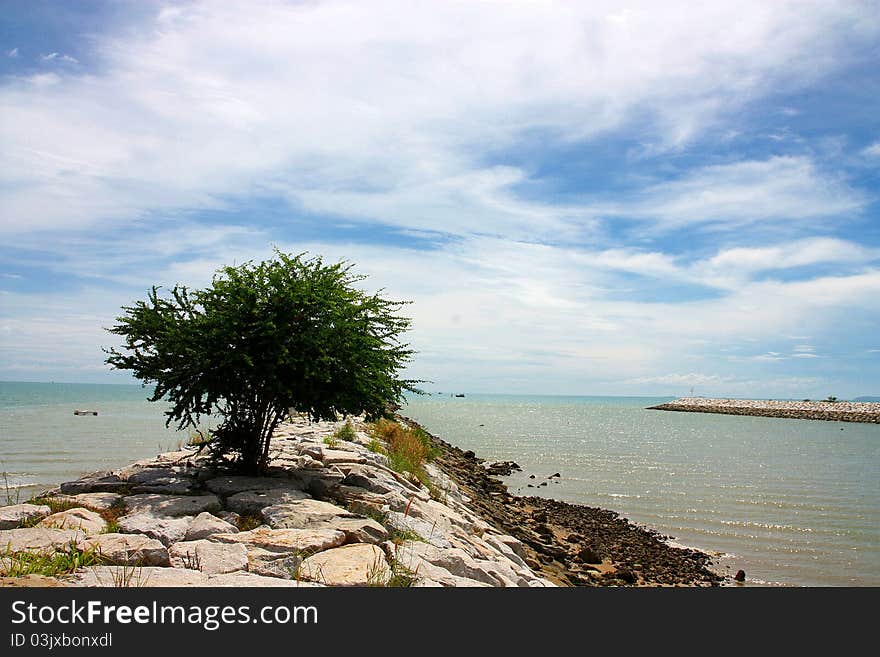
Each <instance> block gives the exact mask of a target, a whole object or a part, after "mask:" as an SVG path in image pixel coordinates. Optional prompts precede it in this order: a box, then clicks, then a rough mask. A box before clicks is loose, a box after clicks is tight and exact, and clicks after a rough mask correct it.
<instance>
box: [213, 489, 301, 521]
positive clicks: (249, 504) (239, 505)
mask: <svg viewBox="0 0 880 657" xmlns="http://www.w3.org/2000/svg"><path fill="white" fill-rule="evenodd" d="M308 498H309V494H308V493H304V492H303V491H301V490H296V489H293V488H290V489H276V490H267V491H260V490H249V491H244V492H242V493H236V494H235V495H230V496H229V497H227V498H226V508H227V509H229V510H230V511H234V512H235V513H240V514H243V515H244V514H248V515H249V514H254V513H260V512H261V511H262V510H263V508H265V507H267V506H273V505H276V504H285V503H288V502H296V501H297V500H305V499H308Z"/></svg>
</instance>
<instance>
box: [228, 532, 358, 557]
mask: <svg viewBox="0 0 880 657" xmlns="http://www.w3.org/2000/svg"><path fill="white" fill-rule="evenodd" d="M211 540H213V541H219V542H221V543H244V544H245V545H248V546H253V547H258V548H262V549H264V550H269V551H271V552H299V553H312V552H320V551H321V550H327V549H329V548H333V547H336V546H339V545H342V544H343V542H345V532H342V531H340V530H338V529H271V528H269V527H257V528H256V529H252V530H250V531H246V532H239V533H238V534H216V535H215V536H213V537H212V538H211Z"/></svg>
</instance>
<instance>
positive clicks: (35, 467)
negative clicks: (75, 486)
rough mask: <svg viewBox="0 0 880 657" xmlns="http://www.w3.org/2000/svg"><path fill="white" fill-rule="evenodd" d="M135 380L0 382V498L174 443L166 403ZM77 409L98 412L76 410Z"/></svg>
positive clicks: (183, 437)
mask: <svg viewBox="0 0 880 657" xmlns="http://www.w3.org/2000/svg"><path fill="white" fill-rule="evenodd" d="M151 394H152V388H144V387H142V386H140V385H91V384H81V383H8V382H0V503H6V502H7V501H16V500H19V501H24V500H25V499H28V498H29V497H31V496H32V495H33V494H34V493H36V492H40V491H43V490H46V489H48V488H51V487H53V486H57V485H58V484H59V483H61V482H62V481H69V480H71V479H75V478H77V477H79V476H80V475H81V474H83V473H85V472H92V471H94V470H106V469H113V468H117V467H120V466H123V465H126V464H128V463H131V462H132V461H135V460H138V459H142V458H148V457H152V456H155V455H156V454H158V453H160V452H167V451H171V450H175V449H178V448H179V446H180V445H183V444H185V443H186V442H187V440H188V439H189V432H186V431H182V432H178V431H176V430H175V428H174V426H172V427H171V428H167V427H166V426H165V416H164V412H165V410H167V409H168V407H169V406H168V404H167V403H163V402H156V403H151V402H149V401H147V399H148V397H149V396H150V395H151ZM75 410H88V411H97V412H98V414H97V415H74V414H73V412H74V411H75Z"/></svg>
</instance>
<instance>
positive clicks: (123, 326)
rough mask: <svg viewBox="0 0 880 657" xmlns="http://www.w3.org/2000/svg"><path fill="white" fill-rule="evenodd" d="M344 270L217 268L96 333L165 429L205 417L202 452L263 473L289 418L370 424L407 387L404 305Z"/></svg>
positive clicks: (286, 265) (319, 263) (284, 260)
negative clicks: (148, 393)
mask: <svg viewBox="0 0 880 657" xmlns="http://www.w3.org/2000/svg"><path fill="white" fill-rule="evenodd" d="M364 278H365V277H364V276H361V275H355V274H353V273H352V265H351V264H349V263H346V262H339V263H337V264H332V265H327V264H324V262H323V260H322V259H321V258H320V257H314V258H307V257H305V254H300V255H297V256H290V255H286V254H284V253H281V252H280V251H278V250H277V249H276V251H275V258H273V259H272V260H269V261H264V262H261V263H259V264H254V263H253V262H247V263H245V264H243V265H241V266H238V267H223V268H222V269H220V270H219V271H218V272H217V273H216V274H215V276H214V279H213V282H212V284H211V285H210V287H208V288H206V289H203V290H189V289H187V288H186V287H182V286H179V285H177V286H175V287H174V288H173V289H171V290H170V291H169V293H167V294H160V289H161V288H157V287H153V288H152V291H151V292H150V293H149V295H148V299H147V300H146V301H137V302H136V303H135V304H134V305H133V306H123V308H122V310H123V311H125V312H124V314H123V315H122V316H121V317H118V318H117V322H118V323H117V324H116V325H115V326H113V327H112V328H110V329H108V330H109V331H110V332H111V333H114V334H116V335H120V336H122V337H123V338H124V347H123V348H122V350H119V349H116V348H111V349H109V350H105V352H106V353H107V354H109V356H108V357H107V361H106V362H107V363H109V364H110V365H112V366H113V367H114V368H117V369H124V370H131V371H132V372H133V374H134V376H135V377H137V378H138V379H141V380H142V381H143V382H144V383H153V382H155V384H156V388H155V392H154V393H153V395H152V397H151V398H150V401H158V400H160V399H167V400H168V401H169V402H170V404H171V406H170V408H169V409H168V410H167V411H166V416H167V418H166V426H168V425H170V424H171V423H172V422H176V423H177V428H178V429H184V428H187V427H195V426H197V424H198V421H199V419H200V417H201V416H206V415H213V414H217V415H219V416H220V419H221V422H220V424H219V426H218V427H217V428H216V429H214V430H213V431H212V432H211V440H210V442H209V446H210V448H211V449H212V450H213V451H214V454H215V455H216V456H218V457H232V463H233V464H234V465H236V466H238V468H239V469H240V470H242V471H245V472H248V473H257V472H263V471H265V469H266V467H267V464H268V461H269V440H270V438H271V436H272V433H273V431H274V430H275V429H276V428H277V426H278V425H279V423H280V422H281V421H282V420H283V419H284V418H285V417H286V416H287V414H288V413H289V412H291V411H294V412H300V413H306V414H308V416H309V417H310V418H312V419H314V420H322V419H323V420H332V419H336V418H337V417H338V415H339V414H343V415H345V414H359V413H365V414H366V415H367V416H368V418H370V419H373V418H376V417H380V416H382V415H383V414H384V413H385V412H386V408H387V406H388V404H389V403H397V402H399V401H400V400H401V398H402V396H403V393H404V392H405V391H413V392H419V391H418V390H417V389H416V388H415V385H417V384H418V383H420V382H419V381H415V380H409V379H401V378H399V377H398V372H399V371H400V370H401V369H402V367H403V366H404V365H405V364H406V363H407V362H408V361H410V360H411V358H412V355H413V353H414V352H413V351H412V350H411V349H409V346H408V345H406V344H402V343H401V342H400V340H399V339H400V336H401V334H402V333H404V332H405V331H406V330H407V329H408V328H409V326H410V320H409V319H407V318H405V317H401V316H398V314H397V312H398V311H399V309H400V308H401V307H402V306H403V305H404V304H405V303H406V302H397V301H389V300H386V299H384V298H382V297H381V296H380V295H379V293H376V294H367V293H365V292H363V291H361V290H360V289H358V288H357V287H355V285H356V284H357V283H358V282H360V281H362V280H364Z"/></svg>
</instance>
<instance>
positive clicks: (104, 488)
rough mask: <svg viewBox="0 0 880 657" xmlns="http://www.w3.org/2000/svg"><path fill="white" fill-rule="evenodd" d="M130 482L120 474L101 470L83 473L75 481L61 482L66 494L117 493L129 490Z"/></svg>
mask: <svg viewBox="0 0 880 657" xmlns="http://www.w3.org/2000/svg"><path fill="white" fill-rule="evenodd" d="M128 487H129V484H128V482H127V481H125V480H123V479H120V478H119V476H117V475H115V474H113V473H112V472H108V471H107V470H99V471H97V472H91V473H89V474H87V475H83V476H82V477H80V478H79V479H77V480H75V481H66V482H64V483H63V484H61V492H62V493H64V494H65V495H78V494H79V493H115V492H123V491H127V490H128Z"/></svg>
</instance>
